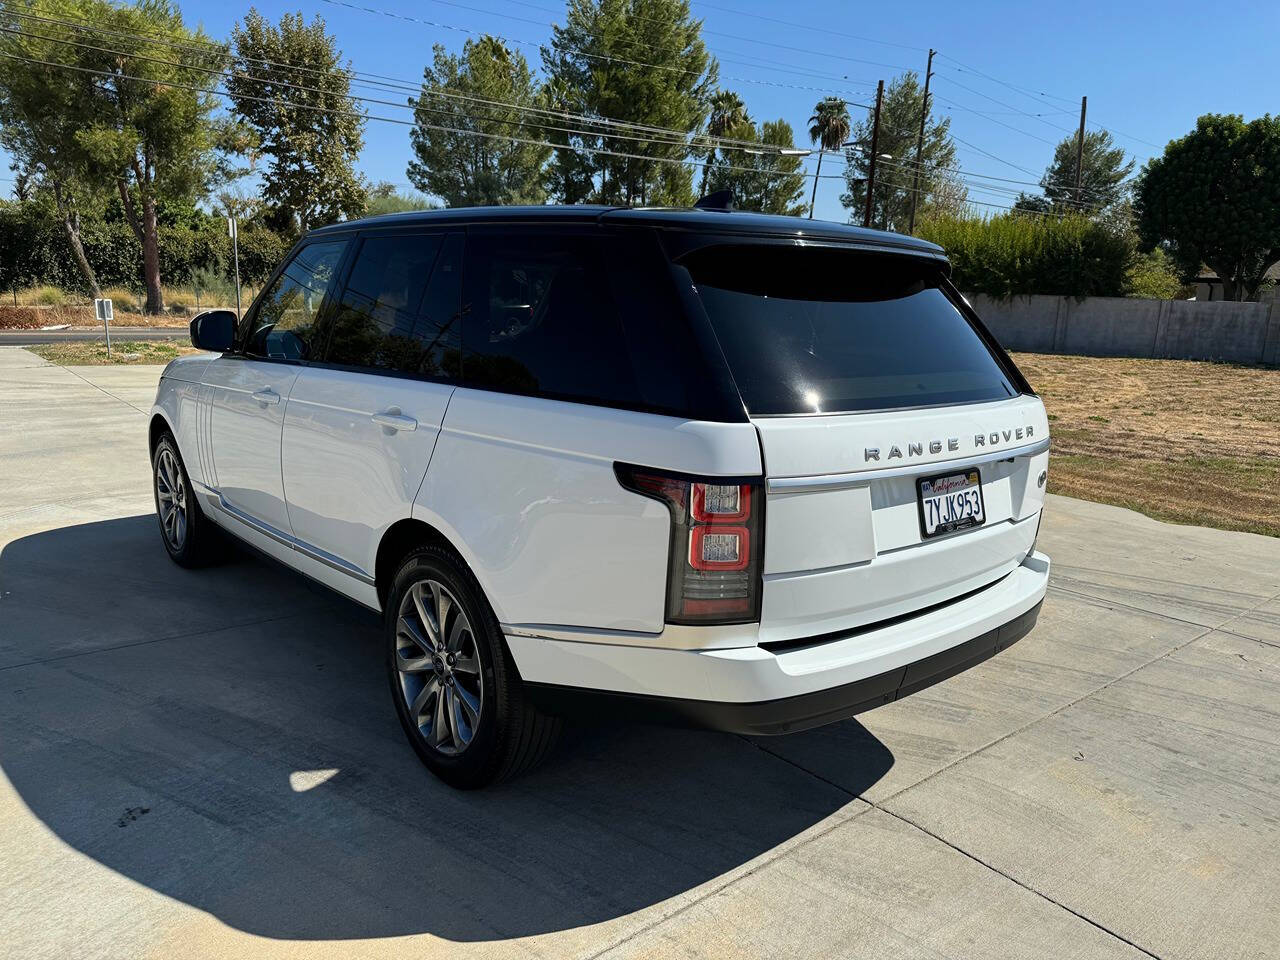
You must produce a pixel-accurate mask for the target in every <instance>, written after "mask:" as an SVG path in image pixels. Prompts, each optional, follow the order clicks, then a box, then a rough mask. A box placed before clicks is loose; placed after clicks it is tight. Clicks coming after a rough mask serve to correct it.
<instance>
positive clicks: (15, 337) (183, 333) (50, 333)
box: [0, 327, 191, 347]
mask: <svg viewBox="0 0 1280 960" xmlns="http://www.w3.org/2000/svg"><path fill="white" fill-rule="evenodd" d="M190 336H191V333H190V331H189V330H188V329H187V328H186V327H112V328H111V341H112V342H113V343H114V342H115V341H117V340H188V339H190ZM101 339H103V335H102V330H101V329H92V330H90V329H80V330H0V347H29V346H34V345H36V344H42V343H62V342H64V341H94V340H101Z"/></svg>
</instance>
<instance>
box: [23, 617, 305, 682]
mask: <svg viewBox="0 0 1280 960" xmlns="http://www.w3.org/2000/svg"><path fill="white" fill-rule="evenodd" d="M301 616H303V614H302V613H286V614H284V615H283V616H279V617H263V618H262V619H261V620H246V621H245V622H244V623H231V624H228V625H227V626H225V627H210V628H208V629H203V630H188V631H187V632H186V633H172V634H169V635H168V636H164V637H151V638H150V639H147V640H130V641H127V642H125V643H116V644H112V645H111V646H109V647H96V648H94V649H93V650H81V651H79V652H78V653H64V654H62V655H61V656H57V657H44V658H43V659H41V660H26V661H24V662H22V663H11V664H9V665H8V666H4V667H0V673H4V672H5V671H6V670H18V669H20V668H22V667H36V666H39V665H40V664H43V663H58V662H60V661H62V660H75V659H77V658H79V657H89V656H92V655H93V654H95V653H111V652H113V651H115V650H128V649H129V648H130V647H145V646H146V645H147V644H150V643H164V642H165V641H166V640H189V639H190V638H191V637H200V636H204V635H205V634H211V633H222V632H223V631H224V630H238V629H240V628H241V627H256V626H258V625H259V624H263V623H276V622H278V621H280V620H290V619H292V618H294V617H301Z"/></svg>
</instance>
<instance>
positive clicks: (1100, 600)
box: [1049, 583, 1267, 630]
mask: <svg viewBox="0 0 1280 960" xmlns="http://www.w3.org/2000/svg"><path fill="white" fill-rule="evenodd" d="M1049 588H1050V589H1051V590H1054V591H1055V592H1057V593H1065V594H1066V595H1067V596H1069V597H1075V598H1076V599H1079V600H1092V601H1093V602H1094V603H1095V604H1096V605H1098V606H1100V607H1103V608H1104V609H1107V610H1115V609H1117V608H1120V607H1123V608H1124V609H1125V610H1132V611H1133V612H1134V613H1143V614H1146V615H1147V616H1149V617H1155V618H1156V619H1157V620H1168V621H1170V622H1171V623H1181V624H1183V625H1185V626H1188V627H1199V628H1200V629H1201V630H1203V629H1204V628H1205V627H1206V624H1203V623H1196V622H1195V621H1194V620H1185V619H1183V618H1182V617H1175V616H1174V615H1173V614H1171V613H1160V612H1159V611H1158V610H1148V609H1147V608H1146V607H1139V606H1135V605H1134V604H1132V603H1125V602H1124V601H1123V600H1112V599H1110V598H1109V597H1096V596H1094V595H1093V594H1092V593H1085V592H1084V591H1082V590H1072V589H1071V588H1070V587H1062V586H1059V585H1058V584H1056V583H1050V584H1049ZM1266 602H1267V601H1265V600H1264V601H1263V603H1266ZM1250 612H1251V611H1250ZM1223 622H1224V623H1225V622H1226V621H1223ZM1209 629H1211V630H1217V629H1219V627H1210V628H1209Z"/></svg>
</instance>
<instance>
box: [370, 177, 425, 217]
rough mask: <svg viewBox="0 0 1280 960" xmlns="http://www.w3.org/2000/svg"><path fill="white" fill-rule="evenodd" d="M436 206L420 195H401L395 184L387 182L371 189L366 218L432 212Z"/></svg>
mask: <svg viewBox="0 0 1280 960" xmlns="http://www.w3.org/2000/svg"><path fill="white" fill-rule="evenodd" d="M434 206H435V205H434V204H432V203H431V201H430V200H428V199H427V198H426V197H424V196H423V195H422V194H420V193H412V194H410V193H401V192H400V191H399V190H397V189H396V185H395V184H394V183H388V182H386V181H385V180H384V181H382V182H381V183H379V184H377V185H376V186H374V187H371V188H370V189H369V203H368V205H367V206H366V207H365V211H364V213H365V216H367V217H376V216H380V215H382V214H384V213H408V212H409V211H411V210H431V209H434Z"/></svg>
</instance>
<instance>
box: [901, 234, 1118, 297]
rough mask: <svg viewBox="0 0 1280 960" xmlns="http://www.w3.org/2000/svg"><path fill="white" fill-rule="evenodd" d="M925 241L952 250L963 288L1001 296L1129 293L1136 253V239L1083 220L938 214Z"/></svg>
mask: <svg viewBox="0 0 1280 960" xmlns="http://www.w3.org/2000/svg"><path fill="white" fill-rule="evenodd" d="M920 236H922V237H924V239H926V240H931V241H933V242H934V243H936V244H939V245H940V246H942V247H943V248H944V249H945V250H946V251H947V255H948V256H949V257H950V258H951V266H952V279H953V280H954V281H955V284H956V286H957V287H959V288H960V289H961V290H964V291H966V292H973V293H985V294H987V295H988V296H992V297H996V298H999V299H1005V298H1007V297H1011V296H1014V295H1016V294H1035V293H1044V294H1053V295H1058V296H1072V297H1078V298H1084V297H1118V296H1123V295H1124V293H1125V290H1126V275H1127V272H1128V268H1129V264H1130V262H1131V261H1132V259H1133V255H1134V254H1133V251H1134V241H1133V238H1132V237H1131V236H1130V235H1128V234H1126V233H1125V232H1123V231H1121V230H1119V229H1117V228H1116V227H1114V226H1111V225H1107V224H1102V223H1098V222H1096V221H1092V220H1089V219H1088V218H1086V217H1079V216H1066V217H1060V218H1059V217H1034V216H1029V215H1026V214H1004V215H1001V216H994V217H984V218H963V217H938V218H934V219H930V220H927V221H926V222H925V223H923V224H922V225H921V228H920Z"/></svg>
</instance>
